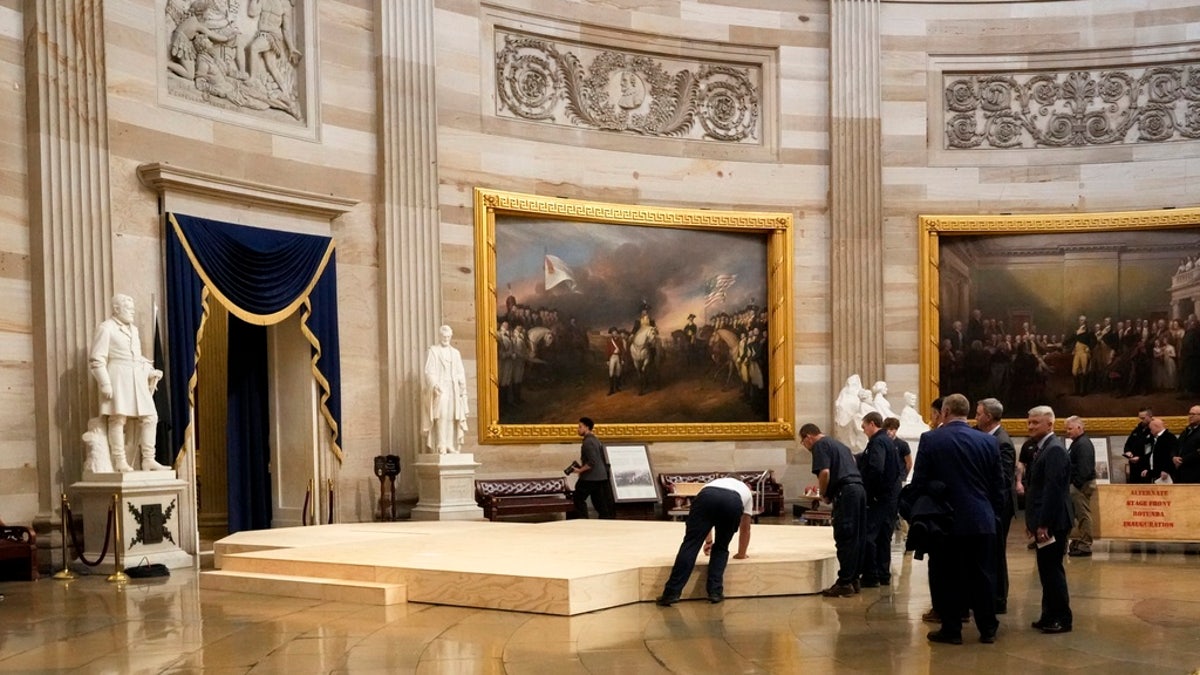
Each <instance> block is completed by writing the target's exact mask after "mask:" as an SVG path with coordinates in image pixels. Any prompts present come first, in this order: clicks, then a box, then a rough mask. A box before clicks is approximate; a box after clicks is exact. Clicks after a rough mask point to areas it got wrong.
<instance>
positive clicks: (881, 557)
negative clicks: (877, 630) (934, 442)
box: [858, 412, 903, 588]
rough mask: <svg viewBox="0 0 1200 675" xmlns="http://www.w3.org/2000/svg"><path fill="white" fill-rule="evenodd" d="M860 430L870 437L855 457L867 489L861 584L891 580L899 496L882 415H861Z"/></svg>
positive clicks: (897, 470) (897, 471) (896, 458)
mask: <svg viewBox="0 0 1200 675" xmlns="http://www.w3.org/2000/svg"><path fill="white" fill-rule="evenodd" d="M862 430H863V433H864V434H866V435H867V438H868V439H869V440H868V441H867V447H866V448H865V449H864V450H863V451H862V453H861V454H859V456H858V472H859V473H860V474H862V481H863V487H864V488H865V489H866V492H867V521H866V525H867V527H866V536H865V537H864V538H863V546H862V566H861V567H860V572H861V573H862V587H863V588H874V587H876V586H881V585H882V586H887V585H890V584H891V583H892V533H893V532H894V531H895V529H896V510H897V508H898V506H897V503H898V501H899V499H900V479H901V478H903V476H902V474H901V471H902V469H901V460H900V455H899V453H897V452H896V446H895V445H894V443H893V441H892V437H891V436H889V435H888V432H887V430H885V429H884V428H883V416H882V415H880V414H879V413H877V412H870V413H867V414H866V415H864V416H863V420H862Z"/></svg>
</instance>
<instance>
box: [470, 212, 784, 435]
mask: <svg viewBox="0 0 1200 675" xmlns="http://www.w3.org/2000/svg"><path fill="white" fill-rule="evenodd" d="M495 251H496V263H495V265H496V277H495V278H496V285H495V288H496V298H495V308H496V316H495V319H494V320H495V323H496V332H495V344H494V345H491V348H492V349H495V350H496V357H497V364H498V373H497V383H498V386H499V419H500V422H501V423H503V424H551V423H561V422H563V421H564V420H568V421H569V420H571V419H573V416H574V417H577V416H578V415H579V414H581V413H583V412H586V413H587V414H588V415H590V416H592V417H594V418H596V419H597V420H598V421H599V420H606V421H620V422H623V423H634V424H637V423H655V424H672V423H701V422H704V423H711V422H719V423H722V422H723V423H731V422H761V421H765V420H767V419H768V393H767V384H766V383H767V382H768V381H769V379H768V378H769V372H770V368H771V364H770V363H769V359H768V349H767V346H768V316H769V313H768V311H767V305H766V302H767V278H766V277H767V237H766V236H764V235H762V234H761V233H754V232H751V233H745V232H731V231H721V230H702V229H681V228H672V227H659V226H648V225H628V224H621V223H616V222H614V223H602V222H601V223H598V222H582V221H576V220H567V219H557V218H537V217H527V216H524V215H522V216H511V215H504V214H501V215H498V216H497V218H496V228H495Z"/></svg>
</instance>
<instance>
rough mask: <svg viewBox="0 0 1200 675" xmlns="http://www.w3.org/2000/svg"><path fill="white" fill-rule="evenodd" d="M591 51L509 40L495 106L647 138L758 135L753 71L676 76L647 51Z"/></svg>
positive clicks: (716, 68) (708, 69)
mask: <svg viewBox="0 0 1200 675" xmlns="http://www.w3.org/2000/svg"><path fill="white" fill-rule="evenodd" d="M579 51H580V52H581V53H582V52H585V51H587V50H586V49H584V48H580V49H579ZM591 54H592V55H591V58H590V62H585V61H584V60H583V58H581V56H580V55H578V54H576V53H574V52H573V51H570V50H567V49H561V48H559V47H558V46H556V45H554V44H552V43H550V42H549V41H547V40H542V39H538V38H534V37H525V36H517V35H505V36H504V44H503V47H502V48H501V49H500V50H499V51H498V52H497V53H496V91H497V105H498V109H499V110H502V111H508V112H510V113H512V114H513V115H515V116H517V117H520V118H523V119H527V120H538V121H549V122H554V123H560V124H570V125H573V126H577V127H588V128H593V129H599V130H604V131H616V132H624V133H635V134H639V135H643V136H682V137H692V138H701V139H711V140H716V141H726V142H745V141H747V140H753V139H755V138H757V137H758V136H759V129H758V126H759V124H760V116H759V106H760V101H759V93H758V87H757V86H756V85H755V83H754V81H753V79H752V78H751V76H750V69H747V68H738V67H733V66H724V65H705V66H701V67H699V68H698V70H697V71H696V72H692V71H690V70H688V69H686V68H682V69H677V70H675V71H674V72H672V71H671V70H670V69H669V68H668V66H667V65H665V64H664V62H663V60H662V59H659V58H655V57H653V56H649V55H645V54H631V53H625V52H620V51H615V50H593V51H592V52H591ZM697 122H699V129H696V127H697Z"/></svg>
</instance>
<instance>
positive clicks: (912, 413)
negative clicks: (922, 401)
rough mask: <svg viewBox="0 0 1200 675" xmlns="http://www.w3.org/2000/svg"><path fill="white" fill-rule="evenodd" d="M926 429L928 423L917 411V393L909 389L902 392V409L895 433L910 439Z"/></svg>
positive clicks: (918, 435) (927, 428)
mask: <svg viewBox="0 0 1200 675" xmlns="http://www.w3.org/2000/svg"><path fill="white" fill-rule="evenodd" d="M926 431H929V425H928V424H926V423H925V420H924V418H922V417H921V413H919V412H917V395H916V394H914V393H912V392H911V391H906V392H904V409H903V410H901V411H900V429H898V430H897V431H896V435H897V436H899V437H900V438H904V439H909V440H911V439H916V438H920V437H921V434H923V433H925V432H926Z"/></svg>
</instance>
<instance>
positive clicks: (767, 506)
mask: <svg viewBox="0 0 1200 675" xmlns="http://www.w3.org/2000/svg"><path fill="white" fill-rule="evenodd" d="M728 473H732V474H733V475H735V476H737V477H738V478H740V479H741V480H742V481H743V482H744V483H746V485H747V487H749V488H750V491H751V492H755V491H757V490H758V488H759V483H758V481H759V479H760V478H761V477H762V475H763V472H762V471H701V472H695V473H687V472H673V473H666V472H664V473H660V474H658V482H659V485H660V486H661V487H662V512H663V515H664V517H666V516H669V515H671V511H672V510H673V509H676V504H675V495H674V492H675V491H674V486H675V484H676V483H707V482H709V481H711V480H714V479H716V478H720V477H722V476H724V475H725V474H728ZM762 492H763V501H762V514H763V515H767V516H782V515H783V486H782V485H780V484H779V483H778V482H776V481H775V472H774V471H768V472H767V477H766V479H764V480H763V482H762Z"/></svg>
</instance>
